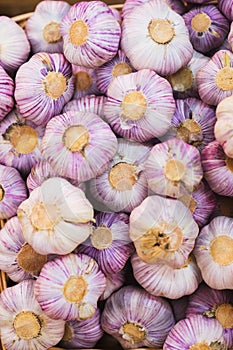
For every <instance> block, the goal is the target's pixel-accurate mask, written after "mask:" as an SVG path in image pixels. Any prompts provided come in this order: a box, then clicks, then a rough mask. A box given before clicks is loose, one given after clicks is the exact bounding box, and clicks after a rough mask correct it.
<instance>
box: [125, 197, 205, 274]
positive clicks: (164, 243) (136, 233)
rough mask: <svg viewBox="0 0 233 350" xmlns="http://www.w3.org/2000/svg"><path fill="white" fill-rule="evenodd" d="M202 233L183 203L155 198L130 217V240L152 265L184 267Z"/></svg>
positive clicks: (143, 258)
mask: <svg viewBox="0 0 233 350" xmlns="http://www.w3.org/2000/svg"><path fill="white" fill-rule="evenodd" d="M198 232H199V229H198V225H197V223H196V222H195V221H194V219H193V217H192V214H191V212H190V210H189V209H188V208H187V207H186V206H185V205H184V204H183V203H181V202H180V201H179V200H174V199H169V198H163V197H160V196H153V195H152V196H149V197H147V198H146V199H145V200H144V201H143V202H142V203H141V204H140V205H139V206H138V207H137V208H135V209H134V210H133V211H132V212H131V214H130V238H131V239H132V241H133V242H134V245H135V247H136V251H137V254H138V255H139V257H140V258H141V259H142V260H143V261H145V262H147V263H150V264H156V263H165V264H168V265H170V266H171V267H173V268H180V267H182V266H183V265H185V264H186V261H187V259H188V256H189V254H190V253H191V251H192V249H193V247H194V244H195V239H196V237H197V235H198Z"/></svg>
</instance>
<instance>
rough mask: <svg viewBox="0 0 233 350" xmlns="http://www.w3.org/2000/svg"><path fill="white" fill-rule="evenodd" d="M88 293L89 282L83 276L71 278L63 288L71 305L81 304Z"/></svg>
mask: <svg viewBox="0 0 233 350" xmlns="http://www.w3.org/2000/svg"><path fill="white" fill-rule="evenodd" d="M86 292H87V282H86V281H85V279H84V278H83V276H71V277H70V278H68V280H67V281H66V283H65V284H64V287H63V294H64V296H65V298H66V300H68V301H69V302H70V303H79V302H80V301H82V300H83V298H84V296H85V294H86Z"/></svg>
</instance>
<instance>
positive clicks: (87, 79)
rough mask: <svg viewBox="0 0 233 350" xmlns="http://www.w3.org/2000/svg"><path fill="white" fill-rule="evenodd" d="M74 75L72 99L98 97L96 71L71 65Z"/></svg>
mask: <svg viewBox="0 0 233 350" xmlns="http://www.w3.org/2000/svg"><path fill="white" fill-rule="evenodd" d="M72 72H73V75H74V94H73V96H72V99H78V98H80V97H83V96H86V95H91V94H94V95H98V94H99V93H100V91H99V89H98V87H97V70H96V69H93V68H86V67H82V66H76V65H74V64H72Z"/></svg>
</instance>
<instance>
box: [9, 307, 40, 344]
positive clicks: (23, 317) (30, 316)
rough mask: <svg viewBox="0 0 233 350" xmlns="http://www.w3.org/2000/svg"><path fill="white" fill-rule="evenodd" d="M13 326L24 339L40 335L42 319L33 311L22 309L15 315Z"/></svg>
mask: <svg viewBox="0 0 233 350" xmlns="http://www.w3.org/2000/svg"><path fill="white" fill-rule="evenodd" d="M13 326H14V329H15V333H16V334H17V336H18V337H19V338H21V339H24V340H30V339H33V338H36V337H38V335H39V334H40V331H41V321H40V319H39V316H37V315H36V314H35V313H34V312H32V311H22V312H20V313H19V314H17V315H16V316H15V319H14V322H13Z"/></svg>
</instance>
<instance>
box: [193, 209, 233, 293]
mask: <svg viewBox="0 0 233 350" xmlns="http://www.w3.org/2000/svg"><path fill="white" fill-rule="evenodd" d="M194 255H195V257H196V260H197V264H198V266H199V268H200V270H201V274H202V277H203V280H204V281H205V283H206V284H208V286H210V287H211V288H214V289H233V280H232V271H233V219H232V218H228V217H225V216H217V217H215V218H214V219H213V220H211V222H210V223H209V224H208V225H206V226H204V227H203V228H202V229H201V231H200V234H199V236H198V237H197V239H196V244H195V248H194Z"/></svg>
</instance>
